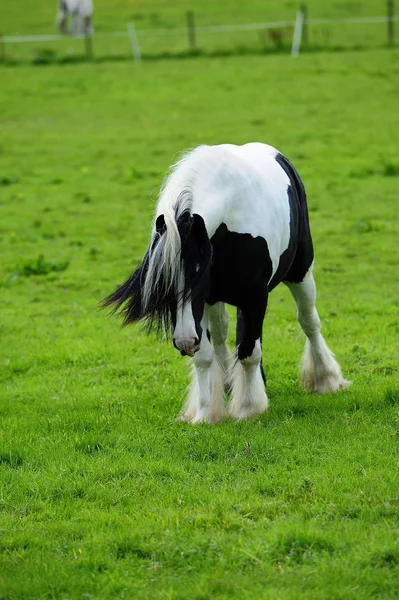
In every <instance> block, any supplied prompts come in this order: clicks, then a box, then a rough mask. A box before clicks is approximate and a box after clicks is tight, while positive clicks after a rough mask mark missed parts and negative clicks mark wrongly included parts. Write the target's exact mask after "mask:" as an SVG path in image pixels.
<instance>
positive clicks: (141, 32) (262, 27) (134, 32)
mask: <svg viewBox="0 0 399 600" xmlns="http://www.w3.org/2000/svg"><path fill="white" fill-rule="evenodd" d="M298 19H299V21H298ZM397 21H399V15H393V14H392V15H384V16H375V17H343V18H334V19H328V18H307V17H306V14H305V12H301V11H299V13H298V14H297V16H296V19H293V20H286V21H271V22H260V23H242V24H232V25H207V26H197V27H195V33H196V34H218V33H224V32H240V31H241V32H245V31H260V32H262V31H266V30H273V29H275V30H279V29H284V28H292V30H293V32H294V38H293V44H292V49H291V52H292V55H293V56H297V55H298V53H299V50H300V44H301V34H302V30H303V28H304V27H305V26H306V27H307V28H310V27H311V26H312V25H314V26H323V25H334V24H342V25H343V24H373V23H380V24H381V23H385V24H386V25H387V30H388V31H390V32H391V34H390V35H391V36H392V37H393V24H394V22H397ZM299 25H300V28H299ZM186 35H187V28H185V27H176V28H168V29H137V28H136V27H135V25H134V24H133V23H128V24H127V28H126V29H124V30H121V31H108V32H107V31H103V32H102V31H100V32H98V33H97V32H96V33H95V34H93V35H92V38H88V37H87V36H85V35H83V34H79V35H73V36H65V35H59V34H49V35H12V36H9V35H6V36H0V47H1V50H2V52H1V53H0V54H1V55H2V56H3V58H4V57H5V46H6V44H25V43H39V42H58V41H65V40H66V39H79V38H81V39H86V41H90V39H93V40H97V39H98V40H100V39H112V38H125V39H126V38H127V39H128V40H129V43H130V45H131V48H132V51H133V56H134V58H135V60H138V61H139V60H140V59H141V50H140V40H141V39H142V40H143V42H144V40H145V38H147V39H148V38H150V37H157V36H162V37H165V36H179V37H183V36H184V37H185V36H186ZM295 36H296V37H295ZM391 43H393V41H391Z"/></svg>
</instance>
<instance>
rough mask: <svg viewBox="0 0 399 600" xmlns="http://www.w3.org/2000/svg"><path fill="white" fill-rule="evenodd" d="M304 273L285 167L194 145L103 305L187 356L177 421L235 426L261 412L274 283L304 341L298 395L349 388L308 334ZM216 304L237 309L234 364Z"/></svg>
mask: <svg viewBox="0 0 399 600" xmlns="http://www.w3.org/2000/svg"><path fill="white" fill-rule="evenodd" d="M312 265H313V245H312V238H311V234H310V229H309V221H308V209H307V203H306V194H305V189H304V186H303V184H302V181H301V179H300V178H299V175H298V173H297V172H296V170H295V169H294V167H293V166H292V164H291V163H290V162H289V161H288V160H287V159H286V158H285V157H284V156H282V155H281V154H280V153H279V152H278V151H277V150H276V149H275V148H272V147H271V146H267V145H265V144H261V143H251V144H246V145H244V146H234V145H230V144H223V145H220V146H200V147H199V148H197V149H195V150H193V151H192V152H189V153H188V154H186V155H185V156H184V157H183V158H182V159H181V160H180V161H179V162H178V163H177V164H176V165H174V168H173V169H172V172H171V174H170V176H169V177H168V179H167V180H166V182H165V184H164V186H163V188H162V190H161V194H160V198H159V202H158V206H157V210H156V216H155V220H154V225H153V229H152V234H151V241H150V245H149V248H148V250H147V253H146V255H145V257H144V260H143V262H142V263H141V265H140V266H139V267H138V268H137V269H136V271H135V272H134V273H133V274H132V275H131V277H129V279H128V280H127V281H126V282H125V283H124V284H123V285H121V286H120V287H119V288H118V289H117V290H116V291H115V292H114V293H113V294H112V295H110V296H109V297H108V298H106V299H105V300H104V303H103V304H104V306H113V307H114V309H115V310H117V309H118V308H122V312H123V314H124V319H125V324H128V323H134V322H136V321H139V320H144V321H146V322H147V324H148V326H149V329H151V328H153V327H155V328H158V329H162V330H166V331H167V332H170V333H172V334H173V344H174V346H175V347H176V348H177V349H178V350H179V351H180V352H181V354H182V355H183V356H184V355H188V356H191V357H193V363H194V369H193V375H192V382H191V387H190V391H189V395H188V399H187V402H186V404H185V407H184V409H183V412H182V415H181V418H182V420H184V421H187V422H190V423H199V422H202V421H205V422H210V423H214V422H217V421H220V420H222V419H224V418H226V417H227V416H229V415H230V416H231V417H232V418H234V419H244V418H246V417H251V416H252V415H255V414H259V413H262V412H264V411H265V410H266V409H267V406H268V399H267V395H266V391H265V377H264V373H263V368H262V362H261V357H262V345H261V343H262V324H263V319H264V316H265V311H266V306H267V301H268V296H269V293H270V292H271V291H272V290H273V288H274V287H276V285H278V284H279V283H280V282H284V283H285V284H286V285H287V286H288V288H289V289H290V292H291V294H292V296H293V297H294V300H295V302H296V304H297V308H298V320H299V323H300V325H301V327H302V329H303V331H304V332H305V335H306V337H307V339H306V346H305V353H304V357H303V361H302V383H303V386H304V387H305V388H306V390H308V391H310V392H319V393H325V392H337V391H338V390H342V389H344V388H346V387H347V386H348V385H349V382H348V381H346V380H345V379H344V378H343V376H342V373H341V369H340V367H339V365H338V363H337V362H336V360H335V359H334V355H333V354H332V352H331V350H330V349H329V348H328V346H327V344H326V342H325V341H324V338H323V336H322V335H321V333H320V319H319V316H318V314H317V310H316V308H315V299H316V288H315V282H314V279H313V275H312ZM224 303H227V304H231V305H233V306H236V307H237V341H236V356H234V357H233V355H232V353H231V352H230V350H229V348H228V346H227V344H226V340H227V328H228V317H227V311H226V308H225V304H224ZM226 386H228V387H229V388H230V389H231V402H230V405H229V407H228V408H226V407H225V403H224V390H225V389H226Z"/></svg>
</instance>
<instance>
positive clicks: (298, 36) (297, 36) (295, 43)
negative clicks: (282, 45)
mask: <svg viewBox="0 0 399 600" xmlns="http://www.w3.org/2000/svg"><path fill="white" fill-rule="evenodd" d="M302 30H303V12H302V11H301V10H298V12H297V15H296V20H295V27H294V35H293V36H292V46H291V56H293V57H294V58H295V57H297V56H298V54H299V50H300V48H301V40H302Z"/></svg>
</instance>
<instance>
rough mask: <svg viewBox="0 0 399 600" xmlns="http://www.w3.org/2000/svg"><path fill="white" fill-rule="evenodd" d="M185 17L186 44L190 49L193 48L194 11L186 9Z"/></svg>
mask: <svg viewBox="0 0 399 600" xmlns="http://www.w3.org/2000/svg"><path fill="white" fill-rule="evenodd" d="M186 17H187V33H188V45H189V47H190V50H195V45H196V44H195V21H194V13H193V11H192V10H188V11H187V13H186Z"/></svg>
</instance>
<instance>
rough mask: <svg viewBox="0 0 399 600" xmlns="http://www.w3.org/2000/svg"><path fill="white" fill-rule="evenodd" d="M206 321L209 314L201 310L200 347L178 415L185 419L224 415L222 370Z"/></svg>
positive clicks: (217, 418)
mask: <svg viewBox="0 0 399 600" xmlns="http://www.w3.org/2000/svg"><path fill="white" fill-rule="evenodd" d="M205 311H206V309H205ZM208 325H209V322H208V316H207V314H204V318H203V320H202V322H201V326H202V328H203V333H202V338H201V343H200V348H199V350H198V352H197V353H196V354H195V355H194V357H193V359H192V361H193V368H192V380H191V384H190V389H189V394H188V398H187V401H186V403H185V406H184V408H183V411H182V413H181V416H180V420H182V421H184V422H186V423H192V424H195V423H217V422H218V421H222V420H223V419H226V418H227V411H226V408H225V404H224V373H223V369H222V367H221V365H220V364H219V361H218V360H217V359H216V357H215V352H214V349H213V346H212V344H211V343H210V341H209V339H208V337H207V335H206V331H207V329H208Z"/></svg>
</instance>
